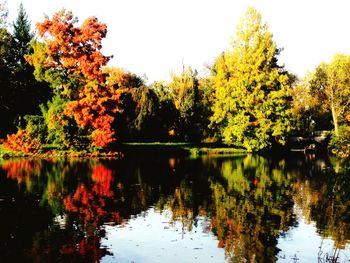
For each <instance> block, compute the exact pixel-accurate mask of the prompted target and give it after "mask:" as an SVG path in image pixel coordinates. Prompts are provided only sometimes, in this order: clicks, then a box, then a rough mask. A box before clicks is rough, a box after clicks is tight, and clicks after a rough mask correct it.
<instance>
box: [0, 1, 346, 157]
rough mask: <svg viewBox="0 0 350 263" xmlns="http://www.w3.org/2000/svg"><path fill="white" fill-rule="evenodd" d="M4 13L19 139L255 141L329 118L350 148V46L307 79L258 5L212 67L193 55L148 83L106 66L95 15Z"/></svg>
mask: <svg viewBox="0 0 350 263" xmlns="http://www.w3.org/2000/svg"><path fill="white" fill-rule="evenodd" d="M0 14H1V20H0V22H1V24H0V28H1V29H0V71H1V72H0V87H1V88H0V89H1V90H0V115H1V123H0V125H1V128H0V133H1V136H2V137H3V138H5V137H6V140H5V142H4V146H5V147H7V148H9V149H11V150H16V151H24V152H36V151H41V150H42V148H43V147H44V146H45V145H52V146H54V147H57V148H60V149H81V148H84V149H87V148H89V149H108V148H110V147H111V146H113V145H115V143H117V142H124V141H188V142H195V143H199V142H203V141H207V142H223V143H225V144H228V145H232V146H235V147H240V148H244V149H246V150H247V151H249V152H251V151H259V150H264V149H268V148H271V147H273V146H275V145H284V144H285V143H286V141H287V139H288V136H290V135H291V134H294V135H295V134H307V133H310V132H312V131H314V130H323V129H328V130H333V137H332V140H331V147H332V149H333V150H334V152H335V153H337V154H339V155H341V156H348V155H349V153H350V150H349V142H350V135H349V133H350V128H349V127H350V111H349V109H348V108H349V107H348V106H349V103H350V102H349V101H350V100H349V93H350V83H349V80H350V56H348V55H344V54H337V55H335V56H334V59H333V60H332V61H331V62H330V63H321V64H320V65H319V66H318V67H317V68H316V69H315V70H314V72H312V73H310V74H309V75H307V76H306V77H305V78H304V79H298V78H297V76H295V75H293V74H291V73H290V72H288V71H287V70H286V69H285V68H284V66H281V65H280V64H279V63H278V56H279V54H280V52H281V49H279V48H278V47H277V44H276V43H275V42H274V40H273V36H272V34H271V32H269V30H268V26H267V24H266V23H264V22H263V21H262V18H261V14H260V13H259V12H258V11H257V10H255V9H254V8H252V7H250V8H248V9H247V11H246V13H245V15H244V16H243V17H242V19H241V21H240V23H239V25H238V27H237V34H236V36H235V37H234V40H233V41H232V43H231V48H230V49H228V50H225V51H223V52H222V53H221V54H219V55H218V56H217V58H216V59H215V61H214V63H213V64H212V65H211V66H210V67H209V69H210V74H208V75H206V76H199V75H198V73H197V71H196V70H195V69H192V68H191V67H185V66H184V67H183V70H182V72H181V73H180V74H173V75H172V78H171V81H170V82H164V81H155V82H154V83H152V84H150V85H147V84H146V81H145V80H144V79H143V78H142V77H140V76H137V75H135V74H133V73H131V72H128V71H126V70H123V69H120V68H115V67H110V66H108V61H109V60H110V58H111V57H110V56H106V55H104V54H102V52H101V48H102V40H103V38H105V37H106V34H107V26H106V25H105V24H104V23H101V22H100V21H99V20H98V19H97V18H96V17H90V18H88V19H87V20H85V21H84V22H83V23H81V24H79V23H78V19H77V18H76V17H75V16H74V15H73V14H72V13H71V12H67V11H65V10H61V11H59V12H57V13H56V14H54V15H53V16H52V17H51V18H49V17H46V18H45V19H44V21H43V22H40V23H37V25H36V30H37V31H36V34H34V33H32V31H31V25H30V21H29V19H28V17H27V14H26V12H25V10H24V8H23V6H22V5H21V6H20V8H19V11H18V17H17V19H16V21H15V22H14V23H13V24H12V25H8V24H7V23H6V7H5V6H4V5H2V6H1V13H0ZM11 29H12V32H11Z"/></svg>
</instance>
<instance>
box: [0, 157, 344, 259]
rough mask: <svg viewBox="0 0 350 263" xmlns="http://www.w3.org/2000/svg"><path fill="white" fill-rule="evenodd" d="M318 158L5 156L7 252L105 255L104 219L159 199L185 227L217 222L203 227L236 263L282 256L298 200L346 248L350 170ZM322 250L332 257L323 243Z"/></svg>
mask: <svg viewBox="0 0 350 263" xmlns="http://www.w3.org/2000/svg"><path fill="white" fill-rule="evenodd" d="M319 162H320V161H319V160H316V159H315V160H313V159H301V158H294V157H293V158H291V159H288V158H286V159H282V158H279V159H274V158H266V157H261V156H257V155H254V156H253V155H247V156H243V157H234V158H233V157H230V158H229V157H225V158H212V157H203V158H198V159H194V160H189V159H184V158H170V159H166V158H159V159H157V160H155V159H152V160H151V159H147V158H139V159H137V158H130V159H124V160H113V161H108V160H103V161H97V160H70V161H68V160H61V161H53V160H26V159H20V160H6V161H2V162H1V163H0V168H1V169H0V174H3V176H0V183H1V185H2V187H1V188H0V197H1V198H2V199H4V202H3V204H1V207H0V208H1V210H0V213H1V219H0V220H1V223H2V224H0V225H1V226H0V227H1V229H0V238H1V240H2V243H1V245H0V253H2V255H3V256H2V257H3V258H4V259H5V260H4V261H6V260H7V261H9V260H11V261H15V260H16V259H18V260H22V261H23V259H26V258H27V259H28V257H30V258H31V259H32V260H33V261H36V262H66V261H70V262H98V261H100V260H101V259H102V258H103V256H104V255H106V254H108V253H109V252H108V249H107V248H106V247H102V246H101V239H103V238H105V237H106V233H105V230H104V229H105V228H104V225H105V224H109V225H111V224H112V225H119V224H125V223H126V222H127V220H128V219H129V218H130V217H132V216H134V215H137V214H139V213H141V212H143V211H147V210H148V209H149V207H150V206H153V207H155V208H156V210H158V211H159V212H162V211H170V212H171V216H170V221H171V222H172V223H173V225H175V223H176V222H178V221H180V222H181V223H182V225H183V228H182V231H183V233H182V234H183V235H185V234H186V233H188V232H191V231H192V229H193V226H196V227H197V222H198V218H203V217H204V218H205V219H206V220H208V221H210V224H209V225H208V224H206V225H205V226H203V228H205V229H203V231H204V232H207V231H211V232H212V233H214V234H215V235H216V237H217V239H218V247H220V248H223V249H224V250H225V254H226V259H227V260H228V261H231V262H242V261H247V262H275V261H277V254H278V252H279V249H278V238H279V237H281V236H283V235H284V234H285V233H286V232H287V231H288V230H289V229H290V227H291V226H297V218H296V217H297V215H296V214H295V209H294V208H295V206H297V207H299V208H300V209H301V211H302V214H303V216H304V217H305V218H306V220H307V221H308V222H316V227H317V231H318V233H319V234H320V235H321V236H322V237H323V238H332V239H333V240H334V242H335V247H334V248H335V251H336V252H337V251H338V250H340V249H343V248H344V247H345V246H346V244H348V243H349V239H350V236H349V235H350V229H349V227H350V201H349V198H348V197H349V194H350V188H349V187H348V186H349V183H350V178H349V174H348V172H346V171H345V170H344V171H342V170H341V169H337V172H335V170H334V169H332V168H327V169H326V168H325V167H331V166H330V164H329V163H322V165H316V164H318V163H319ZM14 182H16V183H14ZM12 199H13V200H15V201H14V202H12V201H11V200H12ZM19 218H25V219H22V220H21V219H19ZM336 255H337V254H334V255H331V254H329V253H328V254H327V256H328V259H329V258H331V256H333V257H336ZM315 256H317V255H315ZM319 258H320V259H322V260H324V261H325V259H326V252H325V251H322V249H321V251H320V254H319Z"/></svg>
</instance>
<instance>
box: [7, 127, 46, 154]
mask: <svg viewBox="0 0 350 263" xmlns="http://www.w3.org/2000/svg"><path fill="white" fill-rule="evenodd" d="M3 147H4V148H6V149H8V150H11V151H15V152H25V153H36V152H38V151H39V150H40V149H41V143H40V140H39V139H38V138H35V137H34V136H33V135H31V134H30V133H29V132H28V131H26V130H23V129H19V130H18V131H17V133H14V134H11V135H7V140H6V141H5V142H4V144H3Z"/></svg>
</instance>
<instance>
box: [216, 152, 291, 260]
mask: <svg viewBox="0 0 350 263" xmlns="http://www.w3.org/2000/svg"><path fill="white" fill-rule="evenodd" d="M283 166H284V163H283V162H280V163H278V164H276V165H275V166H273V167H272V166H271V164H269V163H268V162H267V160H266V159H264V158H262V157H252V156H247V157H245V158H236V159H231V160H229V161H224V162H223V163H222V167H221V168H222V169H221V171H222V177H223V179H224V180H223V181H222V180H221V181H217V182H215V181H213V182H212V183H211V189H212V192H213V200H214V203H215V205H214V212H213V218H212V221H211V222H212V231H213V232H214V233H215V234H216V235H217V237H218V239H219V247H225V252H226V256H227V257H229V258H230V259H231V260H233V261H235V260H238V261H249V262H250V261H253V262H264V261H266V260H268V261H272V262H273V261H275V260H277V258H276V254H277V248H276V245H277V238H278V236H279V235H280V233H281V232H283V231H287V230H288V228H289V226H290V225H291V224H292V222H293V216H292V215H293V210H292V207H293V203H292V201H291V200H292V189H291V187H290V183H291V182H290V178H288V177H287V176H286V175H285V173H284V169H283Z"/></svg>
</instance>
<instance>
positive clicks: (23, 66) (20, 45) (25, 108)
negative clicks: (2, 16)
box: [9, 4, 51, 115]
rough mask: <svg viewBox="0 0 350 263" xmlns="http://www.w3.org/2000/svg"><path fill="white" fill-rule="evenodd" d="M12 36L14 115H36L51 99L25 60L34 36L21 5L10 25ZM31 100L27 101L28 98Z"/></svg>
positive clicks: (46, 88) (10, 62) (46, 86)
mask: <svg viewBox="0 0 350 263" xmlns="http://www.w3.org/2000/svg"><path fill="white" fill-rule="evenodd" d="M12 26H13V36H12V41H11V49H10V54H9V67H10V69H11V72H12V77H11V78H12V81H11V82H12V86H13V90H14V93H15V94H14V98H13V99H14V106H13V107H14V110H15V112H16V115H23V114H38V113H40V109H39V107H38V105H39V104H41V103H44V102H46V101H47V100H49V99H50V97H51V92H50V89H49V87H48V84H47V83H43V82H39V81H37V80H36V79H35V77H34V75H33V71H34V67H33V66H31V65H30V64H29V63H28V62H27V61H26V59H25V56H26V55H29V54H32V53H33V49H32V48H31V45H30V43H31V41H32V40H33V39H34V34H33V33H32V32H31V25H30V21H29V19H28V16H27V13H26V11H25V9H24V7H23V5H22V4H21V5H20V6H19V9H18V15H17V19H16V21H15V22H14V23H13V24H12ZM29 97H30V98H32V99H30V100H28V98H29Z"/></svg>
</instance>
